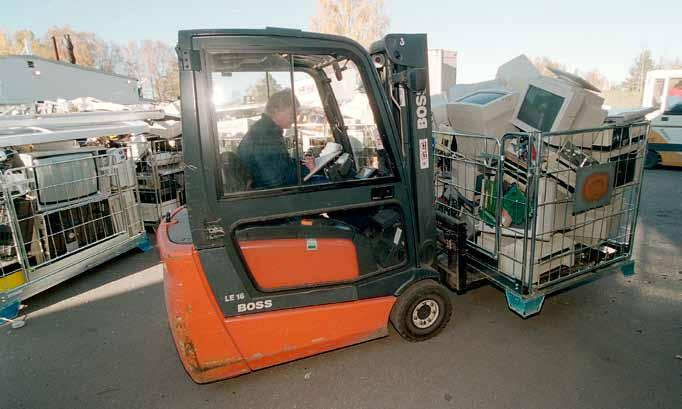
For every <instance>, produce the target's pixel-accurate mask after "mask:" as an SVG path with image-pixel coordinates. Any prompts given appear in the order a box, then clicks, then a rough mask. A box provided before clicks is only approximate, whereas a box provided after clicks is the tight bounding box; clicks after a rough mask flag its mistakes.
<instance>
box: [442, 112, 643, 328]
mask: <svg viewBox="0 0 682 409" xmlns="http://www.w3.org/2000/svg"><path fill="white" fill-rule="evenodd" d="M648 129H649V125H648V123H645V122H643V123H636V124H630V125H624V126H615V125H614V126H606V127H602V128H598V129H590V130H577V131H569V132H554V133H540V132H535V133H515V134H507V135H505V136H504V137H503V138H502V139H496V138H493V137H486V136H480V135H466V134H459V133H444V132H436V139H437V140H438V141H446V143H436V157H437V163H438V166H437V177H436V181H437V182H436V192H437V198H436V206H437V207H438V209H439V211H440V212H441V214H444V215H446V216H445V217H452V218H453V219H455V220H457V221H458V222H460V223H461V224H462V229H461V230H462V231H461V235H462V236H464V237H461V238H460V246H461V247H463V248H462V249H461V255H462V257H460V260H461V263H462V264H461V266H459V267H460V269H464V270H466V271H468V272H470V273H471V275H472V276H475V277H482V278H485V279H487V280H489V281H492V282H493V283H495V284H497V285H499V286H500V287H502V288H503V289H504V290H505V293H506V296H507V301H508V303H509V306H510V308H511V309H512V310H514V311H516V312H517V313H519V314H520V315H522V316H528V315H531V314H534V313H536V312H538V311H539V310H540V308H541V307H542V303H543V300H544V297H545V296H546V295H547V294H550V293H553V292H556V291H559V290H561V289H564V288H567V287H570V286H574V285H577V284H578V283H580V282H583V281H585V280H588V279H590V278H594V277H596V276H598V275H601V274H604V273H606V272H609V271H613V270H615V269H621V270H622V271H623V272H624V273H628V274H629V273H632V262H631V260H630V258H631V254H632V247H633V246H632V244H633V238H634V230H635V226H636V219H637V213H638V210H639V197H640V192H641V189H640V187H641V180H642V171H643V165H644V159H645V156H646V136H647V134H648Z"/></svg>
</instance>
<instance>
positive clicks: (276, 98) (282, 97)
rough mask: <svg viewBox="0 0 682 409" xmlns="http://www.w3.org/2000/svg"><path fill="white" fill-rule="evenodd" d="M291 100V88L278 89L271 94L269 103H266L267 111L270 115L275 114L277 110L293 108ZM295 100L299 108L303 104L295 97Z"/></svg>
mask: <svg viewBox="0 0 682 409" xmlns="http://www.w3.org/2000/svg"><path fill="white" fill-rule="evenodd" d="M291 100H292V93H291V89H289V88H285V89H283V90H281V91H277V92H275V93H274V94H272V95H270V99H268V103H267V104H265V113H266V114H268V115H274V114H276V113H277V112H282V111H284V110H285V109H289V108H291ZM294 101H295V102H296V108H298V107H299V106H300V105H301V104H299V103H298V100H297V99H295V98H294Z"/></svg>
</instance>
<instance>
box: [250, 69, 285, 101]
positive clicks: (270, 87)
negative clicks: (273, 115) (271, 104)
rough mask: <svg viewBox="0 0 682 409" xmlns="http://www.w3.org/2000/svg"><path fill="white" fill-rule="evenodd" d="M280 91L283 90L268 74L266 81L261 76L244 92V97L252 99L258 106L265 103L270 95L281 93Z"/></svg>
mask: <svg viewBox="0 0 682 409" xmlns="http://www.w3.org/2000/svg"><path fill="white" fill-rule="evenodd" d="M266 81H267V82H266ZM282 89H284V88H283V87H282V86H281V85H280V84H279V83H278V82H277V81H276V80H275V79H274V78H273V77H272V75H271V74H270V73H268V74H267V80H266V77H265V76H263V77H262V78H261V79H259V80H258V81H257V82H256V83H255V84H253V85H252V86H250V87H249V88H248V89H247V90H246V96H247V97H249V98H251V99H253V102H254V103H256V104H260V103H265V102H267V100H268V97H269V96H270V95H272V94H274V93H275V92H277V91H281V90H282ZM268 92H269V93H268Z"/></svg>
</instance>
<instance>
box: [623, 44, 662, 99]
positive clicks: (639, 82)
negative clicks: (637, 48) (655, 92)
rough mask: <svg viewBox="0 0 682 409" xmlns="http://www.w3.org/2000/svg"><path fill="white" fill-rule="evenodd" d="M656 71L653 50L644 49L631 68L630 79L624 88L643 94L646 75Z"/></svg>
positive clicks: (627, 79)
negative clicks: (652, 55)
mask: <svg viewBox="0 0 682 409" xmlns="http://www.w3.org/2000/svg"><path fill="white" fill-rule="evenodd" d="M654 69H656V63H654V59H653V58H652V57H651V50H649V49H648V48H644V49H642V51H641V52H640V53H639V55H638V56H637V58H635V61H634V62H633V63H632V66H630V71H629V72H628V77H627V78H626V79H625V81H624V83H623V85H624V87H625V88H627V89H629V90H631V91H636V92H642V90H643V89H644V81H646V74H647V73H648V72H649V71H651V70H654Z"/></svg>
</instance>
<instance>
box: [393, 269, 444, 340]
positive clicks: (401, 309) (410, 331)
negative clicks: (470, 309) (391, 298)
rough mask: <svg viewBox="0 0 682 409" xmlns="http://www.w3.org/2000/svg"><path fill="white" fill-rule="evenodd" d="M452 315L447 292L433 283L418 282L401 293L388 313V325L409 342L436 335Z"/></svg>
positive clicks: (429, 281)
mask: <svg viewBox="0 0 682 409" xmlns="http://www.w3.org/2000/svg"><path fill="white" fill-rule="evenodd" d="M451 316H452V304H451V303H450V297H449V294H448V291H447V290H446V289H445V287H443V286H442V285H440V284H438V283H437V282H435V281H433V280H421V281H418V282H416V283H415V284H412V285H411V286H410V287H408V288H407V290H405V292H404V293H402V294H401V295H400V296H399V297H398V299H397V300H396V302H395V305H393V309H392V310H391V324H393V327H394V328H395V330H396V331H398V333H399V334H400V335H401V336H402V337H403V338H405V339H406V340H408V341H410V342H417V341H424V340H427V339H429V338H431V337H434V336H436V335H438V333H439V332H441V331H442V330H443V328H445V326H446V325H447V324H448V322H449V321H450V317H451Z"/></svg>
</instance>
